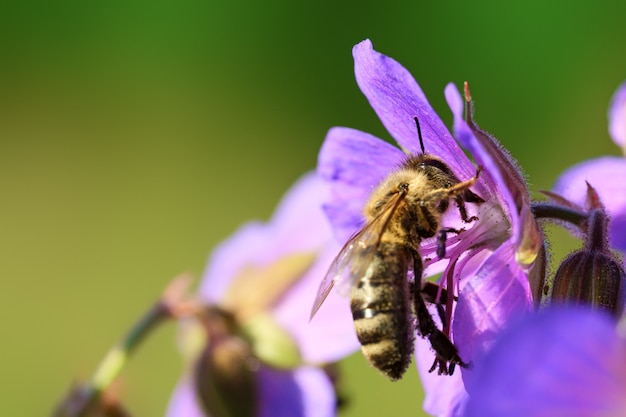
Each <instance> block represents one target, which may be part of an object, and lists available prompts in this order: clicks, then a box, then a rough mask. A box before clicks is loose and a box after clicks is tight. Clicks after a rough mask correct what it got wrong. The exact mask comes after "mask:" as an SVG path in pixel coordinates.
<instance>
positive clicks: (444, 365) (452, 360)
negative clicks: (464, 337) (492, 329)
mask: <svg viewBox="0 0 626 417" xmlns="http://www.w3.org/2000/svg"><path fill="white" fill-rule="evenodd" d="M412 253H413V272H414V274H415V285H414V286H413V291H414V294H413V302H414V304H415V306H414V307H415V315H416V317H417V328H418V331H419V333H420V335H421V336H422V337H423V338H426V339H428V341H429V342H430V345H431V347H432V348H433V350H434V351H435V355H436V357H435V361H434V363H433V366H432V367H431V368H430V369H429V372H432V371H434V370H435V369H436V368H437V367H438V368H439V370H438V374H439V375H452V373H453V372H454V368H455V366H456V365H457V364H458V365H460V366H462V367H467V366H469V365H468V364H466V363H465V362H463V360H462V359H461V357H460V356H459V351H458V349H457V348H456V346H455V345H454V343H452V341H451V340H450V339H449V338H448V336H446V335H445V334H444V333H443V332H442V331H441V330H439V329H438V328H437V325H436V324H435V321H434V320H433V317H432V316H431V315H430V312H429V311H428V308H427V307H426V302H425V300H424V297H423V296H422V282H421V280H422V272H423V266H422V259H421V257H420V256H419V253H417V251H412ZM448 363H449V364H450V365H449V366H448Z"/></svg>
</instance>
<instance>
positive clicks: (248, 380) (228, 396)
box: [195, 335, 259, 417]
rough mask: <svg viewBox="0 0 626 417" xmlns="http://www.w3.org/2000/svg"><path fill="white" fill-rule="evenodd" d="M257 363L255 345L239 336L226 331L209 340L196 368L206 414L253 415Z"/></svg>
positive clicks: (243, 416)
mask: <svg viewBox="0 0 626 417" xmlns="http://www.w3.org/2000/svg"><path fill="white" fill-rule="evenodd" d="M258 366H259V363H258V361H257V360H256V358H255V357H254V355H253V353H252V348H251V347H250V345H249V344H248V343H247V342H246V341H244V340H243V339H241V338H240V337H238V336H230V335H225V336H223V337H220V338H218V339H217V340H213V342H212V343H209V344H207V346H206V348H205V349H204V351H203V352H202V355H201V356H200V358H199V359H198V362H197V364H196V370H195V383H196V391H197V393H198V398H199V399H200V402H201V403H202V407H203V408H204V409H205V411H206V412H207V414H208V415H210V416H212V417H253V416H254V415H255V411H256V408H257V407H256V406H257V398H256V397H257V395H256V393H257V388H256V370H257V369H258Z"/></svg>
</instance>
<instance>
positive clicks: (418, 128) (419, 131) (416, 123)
mask: <svg viewBox="0 0 626 417" xmlns="http://www.w3.org/2000/svg"><path fill="white" fill-rule="evenodd" d="M413 119H414V120H415V126H417V137H418V138H419V139H420V148H422V153H423V154H424V153H426V151H424V141H423V140H422V129H421V128H420V121H419V120H418V119H417V116H415V117H414V118H413Z"/></svg>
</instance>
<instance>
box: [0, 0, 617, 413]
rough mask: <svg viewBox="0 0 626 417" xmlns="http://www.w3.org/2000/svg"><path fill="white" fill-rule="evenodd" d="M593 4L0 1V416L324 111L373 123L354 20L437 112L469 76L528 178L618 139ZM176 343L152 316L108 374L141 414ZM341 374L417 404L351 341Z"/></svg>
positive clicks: (191, 261) (311, 129) (63, 363)
mask: <svg viewBox="0 0 626 417" xmlns="http://www.w3.org/2000/svg"><path fill="white" fill-rule="evenodd" d="M593 4H594V5H593V6H592V2H569V3H568V4H567V8H564V6H560V5H557V2H544V1H525V2H519V3H515V2H506V3H505V2H499V1H492V2H459V3H453V2H428V3H427V2H417V1H414V2H390V3H389V5H384V3H383V2H369V3H368V2H336V1H318V2H302V3H298V2H291V1H282V2H281V1H265V2H252V1H248V2H231V3H230V4H228V5H226V4H225V2H212V1H207V2H201V1H180V2H166V1H152V2H146V3H143V4H139V3H134V2H74V3H65V2H62V3H61V2H41V4H37V3H35V2H20V3H19V4H14V5H11V4H8V3H6V2H3V3H2V5H0V63H1V65H0V279H1V280H2V286H1V289H0V317H1V319H0V320H2V322H1V329H2V336H1V337H2V343H1V351H0V352H1V355H0V375H2V377H1V378H0V393H2V394H0V397H1V400H0V414H1V415H3V416H17V415H19V416H22V415H23V416H36V415H47V414H49V412H50V410H51V409H52V407H53V405H54V404H55V403H56V402H57V401H58V400H59V398H60V397H61V396H62V395H63V394H64V393H65V391H66V390H67V389H68V387H69V385H70V383H71V382H72V381H73V380H75V379H77V378H86V377H88V376H89V375H90V374H91V372H92V371H93V370H94V369H95V366H96V364H97V363H98V361H99V360H100V358H101V357H102V355H103V354H104V352H105V351H106V350H107V349H108V347H109V346H111V345H112V344H113V343H114V342H115V341H116V340H117V339H118V338H119V337H120V336H121V335H122V334H124V333H125V331H126V329H127V328H128V326H129V325H130V324H131V323H132V322H133V321H134V320H136V319H137V318H138V317H139V316H140V315H141V314H142V313H143V311H144V310H145V309H146V308H147V307H148V306H149V305H150V304H151V303H152V301H153V300H154V299H155V297H156V296H157V295H158V294H159V293H160V291H161V289H162V288H163V287H164V286H165V285H166V283H167V282H168V281H169V280H170V279H171V278H172V277H174V276H175V275H177V274H179V273H180V272H183V271H190V272H192V273H193V274H195V275H196V276H198V275H199V274H200V273H201V272H202V270H203V267H204V264H205V261H206V258H207V256H208V254H209V252H210V250H211V248H212V247H213V246H214V245H215V244H217V243H218V242H219V241H220V240H222V239H224V238H225V237H227V236H228V235H229V234H230V233H231V232H232V231H233V230H234V229H235V228H236V227H237V226H238V225H239V224H241V223H242V222H244V221H246V220H248V219H253V218H254V219H267V218H268V216H269V215H270V214H271V212H272V211H273V208H274V207H275V205H276V203H277V201H278V200H279V198H280V196H281V195H282V194H283V192H284V191H285V190H286V189H287V187H288V186H289V185H290V184H291V183H292V182H293V181H294V180H295V179H296V178H298V177H299V176H300V175H301V174H302V173H303V172H305V171H306V170H309V169H312V168H314V166H315V162H316V154H317V151H318V149H319V147H320V145H321V143H322V140H323V139H324V135H325V133H326V131H327V130H328V129H329V128H330V127H331V126H335V125H344V126H350V127H355V128H359V129H362V130H365V131H368V132H371V133H374V134H376V135H378V136H380V137H383V138H388V134H387V133H386V132H385V130H384V128H383V127H382V125H381V124H380V122H379V121H378V119H377V118H376V116H375V114H374V112H373V111H372V110H371V109H370V108H369V106H368V103H367V101H366V100H365V98H364V97H363V96H362V95H361V93H360V92H359V90H358V88H357V86H356V83H355V81H354V76H353V67H352V65H353V64H352V57H351V48H352V46H353V45H354V44H355V43H357V42H359V41H361V40H362V39H364V38H366V37H369V38H371V39H372V41H373V43H374V46H375V48H376V49H377V50H379V51H381V52H383V53H385V54H387V55H390V56H392V57H394V58H395V59H397V60H398V61H400V62H401V63H403V64H404V65H405V66H406V67H407V68H408V69H409V70H410V71H411V72H412V73H413V74H414V76H415V77H416V79H417V80H418V81H419V83H420V84H421V86H422V88H423V89H424V91H425V93H426V95H427V96H428V97H429V98H430V100H431V103H432V104H433V106H434V107H435V109H436V110H437V111H438V112H439V113H440V114H441V115H442V117H443V119H444V121H446V122H449V121H450V120H451V117H450V114H449V111H448V110H447V107H446V105H445V101H444V99H443V88H444V86H445V85H446V83H447V82H449V81H454V82H456V83H457V84H458V85H460V84H461V83H462V82H463V81H464V80H468V81H470V82H471V87H472V95H473V97H474V99H475V103H476V110H477V113H476V115H477V121H478V122H479V123H480V125H481V126H482V127H483V128H485V129H487V130H489V131H491V132H492V133H493V134H495V135H496V136H497V137H498V138H500V140H501V141H502V143H503V144H504V145H505V146H506V147H507V148H508V149H509V150H510V151H511V153H512V154H513V156H514V157H516V158H517V159H518V161H519V162H520V164H521V165H522V166H523V167H524V169H525V172H526V173H527V175H528V177H529V179H530V182H531V188H532V189H533V190H535V191H536V190H538V189H542V188H544V189H545V188H549V187H550V186H551V184H552V183H553V181H554V179H555V178H556V176H557V175H558V174H559V173H560V172H561V171H562V170H564V169H565V168H566V167H568V166H569V165H571V164H573V163H576V162H578V161H580V160H582V159H584V158H589V157H593V156H598V155H602V154H607V153H610V154H618V149H617V148H616V147H615V146H614V145H613V143H612V142H611V141H610V139H609V138H608V134H607V122H606V109H607V106H608V101H609V98H610V96H611V94H612V93H613V91H614V89H615V88H616V87H617V86H618V85H619V84H620V83H621V82H622V81H623V80H624V79H625V78H626V54H625V53H624V50H625V48H626V44H625V42H624V41H625V40H626V25H624V19H623V16H624V15H625V13H626V5H621V6H619V9H618V8H617V7H616V6H614V5H615V4H617V2H615V3H609V2H594V3H593ZM556 236H557V238H558V239H564V236H565V234H563V233H557V235H556ZM559 241H560V240H559ZM571 244H572V243H568V245H571ZM573 244H575V242H574V243H573ZM559 245H560V243H559V244H557V245H556V247H557V253H561V252H562V251H563V249H559V248H560V247H561V246H559ZM174 339H175V326H174V325H168V326H165V327H163V328H161V329H159V330H158V331H157V332H156V333H155V334H153V335H152V336H151V337H150V339H149V340H147V343H145V344H144V345H143V346H142V347H141V349H140V351H139V355H138V356H136V357H135V359H134V360H133V361H132V363H131V364H130V365H129V366H128V368H127V369H126V371H125V372H124V374H123V378H122V380H121V382H120V384H119V385H118V387H117V392H119V393H120V394H121V396H122V399H123V401H124V402H125V403H126V405H127V406H128V408H129V409H130V410H131V411H133V413H134V414H135V415H137V416H158V415H163V413H164V410H165V406H166V404H167V401H168V397H169V394H170V392H171V390H172V388H173V386H174V384H175V383H176V381H177V379H178V377H179V375H180V373H181V371H182V362H181V359H180V357H179V354H178V352H177V350H176V347H175V342H174ZM344 370H345V372H346V377H345V382H346V384H347V391H348V395H349V398H350V408H348V409H347V410H346V412H345V413H344V415H345V416H365V415H367V416H376V415H400V413H403V414H408V413H410V414H411V415H417V414H418V410H420V409H421V406H420V404H421V398H422V395H423V394H422V391H421V388H420V387H419V382H418V378H417V375H416V372H415V370H414V369H411V370H410V371H409V372H408V374H409V375H408V376H407V378H406V380H404V381H402V382H400V383H396V384H392V383H389V382H387V381H386V380H384V379H383V378H382V377H380V376H379V375H378V373H377V372H375V371H373V370H372V369H370V368H368V367H367V366H366V365H365V364H364V360H363V359H362V358H361V356H360V355H357V356H353V357H351V358H350V359H348V360H347V361H346V362H345V367H344Z"/></svg>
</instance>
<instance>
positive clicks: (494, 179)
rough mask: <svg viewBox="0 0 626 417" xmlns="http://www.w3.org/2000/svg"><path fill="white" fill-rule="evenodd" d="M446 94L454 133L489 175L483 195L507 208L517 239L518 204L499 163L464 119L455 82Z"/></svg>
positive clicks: (518, 229)
mask: <svg viewBox="0 0 626 417" xmlns="http://www.w3.org/2000/svg"><path fill="white" fill-rule="evenodd" d="M445 96H446V100H447V101H448V106H450V109H451V110H452V114H453V116H454V133H455V136H456V138H457V139H458V141H459V142H460V143H461V144H462V145H463V146H464V147H465V148H466V149H467V150H468V151H469V152H470V153H471V154H472V156H473V157H474V159H475V160H476V162H477V163H478V164H479V165H482V166H483V167H484V168H485V171H486V173H485V176H486V177H489V179H488V180H483V181H485V182H486V188H488V191H483V190H481V192H483V193H487V192H488V193H489V194H488V195H487V196H484V195H481V197H483V198H484V199H488V198H489V197H490V196H494V197H497V198H498V200H499V201H500V203H501V205H502V206H503V207H504V208H505V209H506V210H507V214H508V215H509V217H510V219H511V225H512V235H513V236H514V237H515V239H516V240H517V236H518V234H519V232H520V227H519V221H518V218H519V216H518V212H517V205H516V204H515V199H514V198H513V195H512V194H511V192H510V191H509V189H508V187H507V184H506V181H505V180H504V177H503V175H502V173H501V171H500V168H499V165H498V164H497V162H496V161H495V160H494V158H493V156H492V155H491V154H489V152H488V151H487V149H485V147H484V146H483V145H482V144H481V143H480V142H479V141H478V139H477V138H476V136H474V133H472V130H471V129H470V127H469V126H468V125H467V123H466V122H465V120H464V119H463V109H464V101H463V99H462V97H461V94H460V93H459V90H458V89H457V88H456V86H455V85H454V84H452V83H450V84H448V85H447V86H446V89H445Z"/></svg>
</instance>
